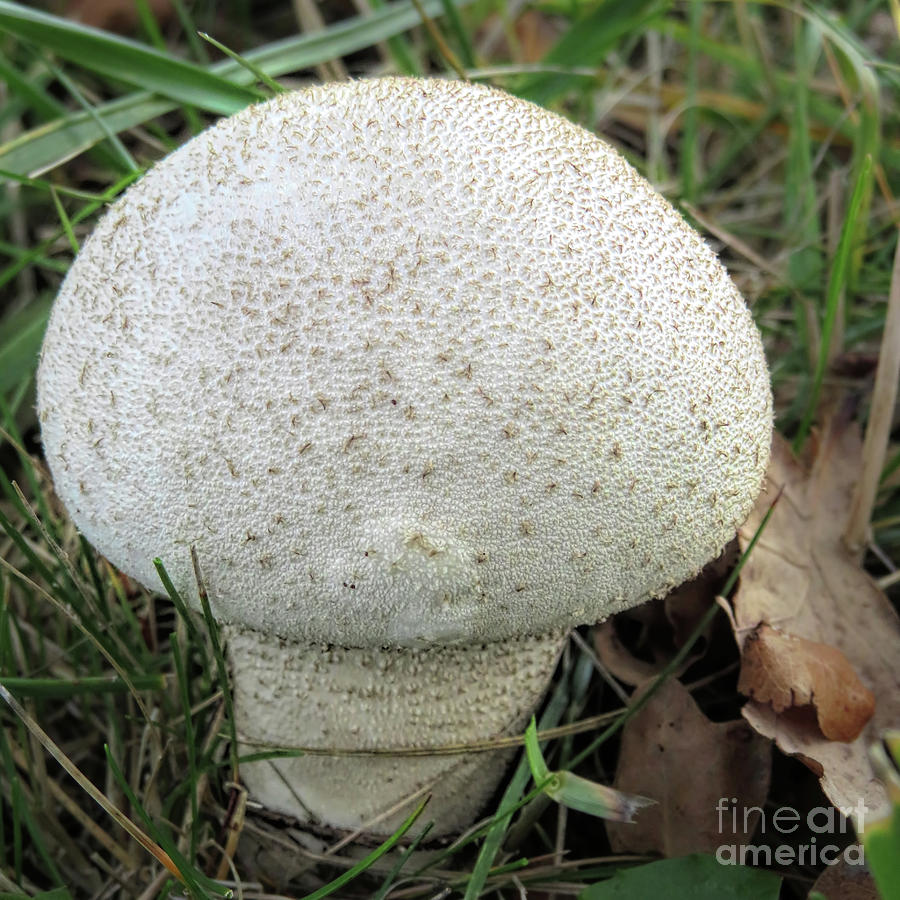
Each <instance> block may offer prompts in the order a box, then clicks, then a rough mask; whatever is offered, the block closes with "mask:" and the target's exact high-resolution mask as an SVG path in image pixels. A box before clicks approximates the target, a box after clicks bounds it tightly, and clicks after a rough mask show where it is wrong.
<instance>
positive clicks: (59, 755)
mask: <svg viewBox="0 0 900 900" xmlns="http://www.w3.org/2000/svg"><path fill="white" fill-rule="evenodd" d="M0 698H2V699H3V700H5V701H6V703H7V704H8V705H9V707H10V709H12V711H13V712H14V713H15V714H16V715H17V716H18V717H19V719H20V720H21V721H22V724H23V725H24V726H25V727H26V728H27V729H28V730H29V732H31V734H32V735H34V737H35V738H37V740H38V741H39V742H40V744H41V746H42V747H43V748H44V749H45V750H46V751H47V752H48V753H49V754H50V755H51V756H52V757H53V758H54V759H55V760H56V761H57V762H58V763H59V764H60V765H61V766H62V767H63V769H65V770H66V772H67V773H68V775H69V776H70V777H71V778H72V779H73V780H74V781H75V782H76V783H77V784H78V786H79V787H80V788H81V789H82V790H83V791H84V792H85V793H86V794H88V795H89V796H90V798H91V799H92V800H94V802H96V803H97V804H98V805H99V806H100V807H101V809H103V810H104V812H106V813H107V814H108V815H109V816H110V817H111V818H112V819H113V820H114V821H115V822H116V824H117V825H119V826H120V827H122V828H123V829H125V831H127V832H128V834H130V835H131V837H133V838H134V839H135V840H136V841H137V842H138V843H139V844H140V845H141V846H142V847H143V848H144V849H145V850H146V851H147V852H148V853H151V854H152V855H153V856H155V857H156V859H157V860H158V861H159V862H160V863H161V864H162V865H163V866H165V867H166V869H167V870H168V871H169V872H170V873H171V874H172V876H174V877H175V878H177V879H178V880H179V881H180V882H182V883H184V879H183V878H182V876H181V873H180V872H179V871H178V867H177V866H176V865H175V863H174V862H172V859H171V857H170V856H169V854H168V853H166V851H165V850H163V849H162V847H160V846H159V844H157V843H156V842H155V841H154V840H153V839H152V838H150V837H149V836H148V835H147V834H145V833H144V832H143V831H142V830H141V829H140V828H138V826H137V825H135V824H134V822H132V821H131V819H129V818H128V816H126V815H125V814H124V813H123V812H122V811H121V810H119V809H117V808H116V806H115V805H114V804H112V803H111V802H110V801H109V798H108V797H107V796H106V795H105V794H104V793H103V791H101V790H100V789H99V788H98V787H97V786H96V785H95V784H94V783H93V782H92V781H91V780H90V779H89V778H88V777H87V776H86V775H85V774H84V773H83V772H82V771H81V770H80V769H79V768H78V766H76V765H75V763H73V762H72V760H71V759H69V757H68V756H66V754H65V753H63V751H62V750H61V749H60V748H59V747H58V746H57V745H56V744H55V743H54V741H53V739H52V738H51V737H50V735H49V734H47V732H46V731H44V729H43V728H41V726H40V725H38V723H37V722H35V721H34V719H32V718H31V716H29V715H28V713H27V712H26V710H25V709H24V708H23V707H22V705H21V704H20V703H19V701H18V700H16V698H15V697H13V695H12V694H10V692H9V691H8V690H7V689H6V688H5V687H3V685H2V684H0Z"/></svg>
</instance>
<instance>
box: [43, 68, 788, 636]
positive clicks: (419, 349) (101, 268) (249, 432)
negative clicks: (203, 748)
mask: <svg viewBox="0 0 900 900" xmlns="http://www.w3.org/2000/svg"><path fill="white" fill-rule="evenodd" d="M38 389H39V411H40V419H41V423H42V429H43V440H44V445H45V450H46V455H47V459H48V462H49V464H50V467H51V470H52V473H53V476H54V481H55V484H56V489H57V491H58V493H59V495H60V497H61V498H62V500H63V501H64V503H65V505H66V507H67V508H68V510H69V512H70V513H71V515H72V518H73V519H74V521H75V523H76V524H77V526H78V527H79V528H80V529H81V530H82V531H83V532H84V534H85V535H86V537H87V538H88V539H89V540H90V541H91V542H93V543H94V544H95V545H96V546H97V547H98V548H99V549H100V550H101V551H102V552H103V553H104V554H105V555H106V556H107V557H109V559H110V560H111V561H112V562H113V563H114V564H115V565H117V566H119V567H120V568H121V569H123V570H124V571H125V572H127V573H129V574H130V575H132V576H134V577H135V578H137V579H138V580H140V581H142V582H143V583H144V584H145V585H148V586H150V587H154V588H158V587H159V582H158V580H157V576H156V573H155V571H154V568H153V565H152V559H153V557H155V556H159V557H161V558H162V559H163V561H164V562H165V564H166V566H167V568H168V570H169V572H170V574H171V575H172V577H173V580H174V582H175V585H176V587H178V588H179V589H181V590H183V591H184V592H185V594H186V595H194V593H195V590H194V588H193V575H192V571H191V565H190V559H189V552H188V548H189V546H190V545H192V544H193V545H196V547H197V552H198V554H199V557H200V560H201V563H202V565H203V569H204V573H205V575H206V579H207V582H208V587H209V593H210V596H211V598H212V599H213V603H214V611H215V612H216V614H217V616H218V617H219V618H220V619H222V620H224V621H226V622H233V623H239V624H242V625H244V626H248V627H251V628H256V629H260V630H262V631H266V632H269V633H274V634H277V635H281V636H282V637H287V638H291V639H293V640H295V641H301V642H330V643H340V644H342V645H344V646H348V647H377V646H428V645H431V644H448V643H453V642H463V643H464V642H469V641H473V640H476V641H482V640H501V639H506V638H509V637H511V636H514V635H521V634H539V633H544V632H547V631H549V630H551V629H553V628H556V627H559V626H568V625H571V624H574V623H583V622H592V621H596V620H598V619H600V618H603V617H604V616H607V615H609V614H611V613H614V612H616V611H618V610H620V609H622V608H625V607H628V606H632V605H634V604H636V603H638V602H640V601H642V600H644V599H647V598H649V597H651V596H654V595H658V594H660V593H663V592H664V591H665V590H666V589H667V588H669V587H670V586H671V585H674V584H676V583H679V582H681V581H682V580H684V579H685V578H686V577H688V576H690V575H691V574H692V573H694V572H695V571H696V570H697V569H698V568H700V567H701V566H702V565H703V564H704V563H705V562H706V561H707V560H709V559H710V558H712V557H713V556H715V555H716V554H717V553H718V552H719V551H720V550H721V548H722V546H723V545H724V544H725V543H726V542H727V541H728V540H729V539H730V538H731V537H732V536H733V535H734V532H735V529H736V527H737V526H738V525H739V524H740V523H741V522H742V521H743V519H744V517H745V516H746V514H747V512H748V510H749V509H750V506H751V504H752V501H753V499H754V497H755V495H756V494H757V492H758V489H759V487H760V485H761V480H762V476H763V472H764V468H765V465H766V460H767V457H768V451H769V440H770V427H771V395H770V389H769V382H768V373H767V369H766V364H765V360H764V357H763V351H762V346H761V342H760V338H759V335H758V333H757V330H756V328H755V326H754V324H753V322H752V319H751V317H750V314H749V312H748V311H747V308H746V307H745V305H744V302H743V300H742V299H741V297H740V295H739V294H738V292H737V290H736V289H735V287H734V286H733V284H732V283H731V281H730V280H729V278H728V276H727V274H726V272H725V270H724V269H723V267H722V266H721V265H720V264H719V262H718V261H717V260H716V258H715V256H714V254H713V253H712V251H711V250H710V249H709V248H708V247H707V246H706V245H705V243H704V242H703V240H702V239H701V238H700V237H699V236H698V235H697V234H696V233H695V232H694V231H693V230H692V229H690V228H689V227H688V226H687V225H686V224H685V223H684V221H683V220H682V219H681V217H680V216H679V215H678V214H677V213H676V212H675V210H674V209H673V208H672V207H671V206H670V205H669V204H668V203H667V202H666V201H665V200H664V199H663V198H662V197H660V196H659V195H658V194H657V193H656V192H655V191H654V190H653V189H652V188H651V187H650V185H649V184H648V183H647V182H646V181H644V180H643V179H642V178H640V177H639V176H638V175H637V174H636V173H635V171H634V170H633V169H632V168H631V167H630V166H629V165H628V164H627V163H626V162H625V161H624V160H623V159H622V158H621V157H620V156H619V155H618V154H617V153H616V152H614V151H613V150H612V149H611V148H610V147H609V146H607V144H605V143H604V142H602V141H601V140H598V139H597V138H596V137H595V136H593V135H592V134H590V133H588V132H587V131H585V130H583V129H581V128H579V127H577V126H575V125H573V124H571V123H569V122H568V121H566V120H564V119H562V118H560V117H559V116H557V115H554V114H551V113H549V112H547V111H545V110H542V109H540V108H538V107H535V106H533V105H530V104H528V103H526V102H523V101H521V100H518V99H515V98H513V97H510V96H508V95H506V94H504V93H501V92H499V91H495V90H491V89H488V88H486V87H481V86H478V85H472V84H464V83H459V82H447V81H421V80H412V79H383V80H372V81H360V82H353V83H346V84H334V85H327V86H324V87H319V88H313V89H308V90H304V91H301V92H297V93H291V94H284V95H281V96H278V97H276V98H274V99H273V100H271V101H269V102H267V103H264V104H261V105H259V106H255V107H252V108H249V109H247V110H244V111H243V112H241V113H239V114H238V115H236V116H233V117H231V118H229V119H226V120H223V121H221V122H219V123H218V124H217V125H216V126H214V127H213V128H211V129H209V130H208V131H206V132H204V133H202V134H200V135H199V136H197V137H196V138H194V139H193V140H191V141H190V142H188V143H187V144H186V145H185V146H183V147H181V148H180V149H179V150H177V151H175V152H174V153H172V154H171V155H170V156H168V157H167V158H165V159H164V160H162V161H161V162H159V163H158V164H157V165H156V166H155V167H154V168H153V169H152V170H151V171H150V172H149V173H148V174H147V175H146V176H145V177H144V178H143V179H141V180H140V181H139V182H138V183H137V184H135V185H134V186H132V187H131V188H130V189H129V190H128V191H127V192H126V193H125V195H124V196H123V197H122V198H121V199H120V200H119V201H118V202H116V203H115V204H114V205H113V206H112V208H111V209H110V211H109V212H108V213H107V214H106V216H105V217H104V218H103V219H102V221H101V222H100V223H99V225H98V226H97V228H96V230H95V232H94V233H93V235H92V236H91V237H90V239H89V240H88V241H87V242H86V243H85V246H84V248H83V250H82V252H81V254H80V255H79V256H78V259H77V260H76V262H75V263H74V265H73V266H72V268H71V271H70V273H69V275H68V277H67V278H66V281H65V283H64V285H63V288H62V290H61V292H60V295H59V297H58V299H57V301H56V304H55V306H54V308H53V312H52V316H51V319H50V323H49V327H48V330H47V335H46V339H45V343H44V348H43V354H42V363H41V366H40V371H39V378H38Z"/></svg>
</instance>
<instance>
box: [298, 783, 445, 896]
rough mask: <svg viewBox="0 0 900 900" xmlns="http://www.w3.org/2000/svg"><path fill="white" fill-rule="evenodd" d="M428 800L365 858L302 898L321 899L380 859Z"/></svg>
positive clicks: (400, 836) (407, 829)
mask: <svg viewBox="0 0 900 900" xmlns="http://www.w3.org/2000/svg"><path fill="white" fill-rule="evenodd" d="M427 802H428V799H427V798H426V799H425V800H423V801H422V802H421V803H420V804H419V805H418V806H417V807H416V808H415V809H414V810H413V811H412V813H410V815H409V817H408V818H407V819H406V821H404V822H403V824H402V825H401V826H400V827H399V828H398V829H397V830H396V831H395V832H394V833H393V834H392V835H391V836H390V837H389V838H388V839H387V840H386V841H385V842H384V843H383V844H380V845H379V846H378V847H376V848H375V849H374V850H373V851H372V852H371V853H370V854H369V855H368V856H367V857H365V859H362V860H360V861H359V862H358V863H357V864H356V865H355V866H353V868H352V869H347V871H346V872H343V873H342V874H341V875H338V877H337V878H335V879H334V881H330V882H329V883H328V884H326V885H323V886H322V887H320V888H319V889H318V890H317V891H313V892H312V893H311V894H307V895H306V896H305V897H304V898H303V900H321V898H322V897H327V896H328V895H329V894H333V893H334V892H335V891H336V890H338V889H339V888H342V887H343V886H344V885H345V884H347V882H348V881H352V880H353V879H354V878H356V876H357V875H361V874H362V873H363V872H365V871H366V869H368V868H369V866H371V865H372V863H374V862H376V861H377V860H379V859H381V857H382V856H384V854H385V853H387V852H388V850H390V849H391V847H393V846H394V845H395V844H396V843H397V842H398V841H399V840H400V839H401V838H402V837H403V835H404V834H406V832H407V831H409V829H410V828H412V826H413V823H414V822H415V821H416V819H418V818H419V816H420V815H421V814H422V810H423V809H425V804H426V803H427Z"/></svg>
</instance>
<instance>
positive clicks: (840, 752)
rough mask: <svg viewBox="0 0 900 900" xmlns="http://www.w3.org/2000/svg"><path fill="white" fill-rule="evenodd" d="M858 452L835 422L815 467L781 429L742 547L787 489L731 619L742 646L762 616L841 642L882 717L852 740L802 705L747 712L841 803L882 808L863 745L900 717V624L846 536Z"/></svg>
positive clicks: (852, 435) (809, 636) (796, 631)
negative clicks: (831, 735)
mask: <svg viewBox="0 0 900 900" xmlns="http://www.w3.org/2000/svg"><path fill="white" fill-rule="evenodd" d="M860 457H861V441H860V438H859V433H858V430H857V429H856V428H855V427H853V426H850V425H847V424H846V423H840V422H836V421H832V424H831V425H830V426H829V427H828V428H827V429H826V430H825V432H824V433H823V435H822V437H821V439H820V440H819V445H818V448H817V452H816V455H815V460H814V462H813V465H812V469H811V471H809V472H808V471H807V470H806V469H805V468H804V467H803V465H801V463H800V462H799V461H798V460H796V459H795V458H794V457H793V455H792V453H791V450H790V447H789V446H788V445H787V442H786V441H785V440H784V439H783V438H781V437H780V436H779V435H777V434H776V435H775V439H774V442H773V447H772V460H771V462H770V463H769V472H768V480H769V489H768V491H767V493H764V494H763V496H762V497H761V498H760V500H759V501H758V502H757V505H756V508H755V509H754V511H753V513H752V514H751V516H750V518H749V519H748V521H747V523H746V524H745V525H744V527H743V528H742V529H741V531H740V534H739V538H740V542H741V548H742V549H746V546H747V544H748V543H749V541H750V538H751V537H752V536H753V534H754V532H755V531H756V528H757V527H758V525H759V523H760V521H761V519H762V517H763V516H764V515H765V513H766V512H767V510H768V508H769V506H770V505H771V503H772V500H773V499H774V497H775V495H776V493H777V492H778V490H779V489H780V488H781V487H783V488H784V494H783V496H782V498H781V500H780V501H779V503H778V506H777V507H776V508H775V511H774V513H773V515H772V518H771V520H770V522H769V525H768V527H767V528H766V530H765V531H764V532H763V534H762V537H761V539H760V542H759V544H758V545H757V547H756V549H755V550H754V551H753V553H752V554H751V555H750V558H749V560H748V561H747V563H746V565H745V566H744V569H743V571H742V572H741V583H740V587H739V589H738V591H737V594H736V595H735V597H734V618H735V626H736V637H737V639H738V643H739V644H742V645H743V644H744V643H746V641H747V638H748V636H749V635H750V634H752V633H753V632H754V630H755V629H756V628H757V626H758V625H760V623H768V624H770V625H774V626H777V627H778V628H780V629H781V630H783V631H785V632H788V633H790V634H791V635H794V636H795V637H798V638H805V639H806V640H809V641H814V642H816V643H820V644H825V645H827V646H829V647H834V648H837V649H838V650H840V651H841V653H842V654H843V655H844V656H845V657H846V658H847V660H848V661H849V663H850V665H851V666H852V667H853V669H854V671H855V672H856V673H857V675H858V676H859V679H860V680H861V681H862V683H863V684H864V685H865V686H866V687H867V688H868V689H869V690H871V691H872V692H873V693H874V695H875V714H874V716H873V717H872V718H871V720H870V721H869V723H868V725H866V727H865V728H864V729H863V731H862V733H861V734H860V735H859V737H857V738H856V740H854V741H853V742H852V743H838V742H835V741H829V740H828V739H827V738H825V737H823V735H822V733H821V732H820V731H819V728H818V727H817V726H816V724H815V721H814V720H812V721H811V718H812V717H809V716H803V715H798V714H797V713H798V712H799V711H798V710H796V709H786V710H785V711H784V712H783V713H776V712H775V711H774V709H773V708H772V707H771V706H769V704H768V703H760V702H758V701H756V700H751V701H749V702H748V703H747V704H746V705H745V707H744V710H743V714H744V718H745V719H747V721H748V722H749V723H750V724H751V725H752V726H753V727H754V728H755V729H756V730H757V731H758V732H759V733H760V734H764V735H766V736H768V737H774V738H775V741H776V743H777V744H778V746H779V748H780V749H781V750H782V751H783V752H785V753H787V754H789V755H792V756H796V757H798V758H799V759H801V760H802V761H803V762H804V763H805V764H806V765H807V766H809V768H811V769H812V770H813V771H814V772H816V774H817V775H819V776H820V777H821V783H822V789H823V790H824V791H825V794H826V795H827V796H828V798H829V799H830V800H831V801H832V803H834V804H835V805H836V806H838V807H852V806H855V805H856V804H857V803H858V802H859V801H863V802H864V803H865V804H866V806H867V807H868V808H869V809H876V808H878V807H880V806H881V805H882V804H883V803H884V802H885V799H886V797H885V792H884V788H883V786H882V785H881V783H880V782H879V781H878V780H877V779H876V778H875V776H874V774H873V772H872V768H871V766H870V764H869V760H868V756H867V750H866V748H867V746H868V745H869V744H870V743H872V742H873V741H874V740H876V738H877V735H878V734H879V732H880V731H881V730H883V729H885V728H887V727H890V726H891V725H894V726H895V725H896V723H897V722H900V667H898V665H897V660H898V659H900V621H898V618H897V615H896V613H895V612H894V610H893V608H892V607H891V604H890V603H889V601H888V599H887V598H886V597H885V596H884V594H883V593H882V592H881V591H879V590H878V588H877V587H876V585H875V583H874V582H873V581H872V579H871V578H870V577H869V576H868V575H867V574H866V573H865V572H863V571H862V570H861V569H860V568H859V566H858V565H857V564H856V562H855V560H854V558H853V557H852V556H851V554H850V553H849V552H848V551H847V549H846V548H845V547H844V544H843V541H842V539H841V533H842V531H843V528H844V525H845V523H846V520H847V515H848V513H849V510H850V503H851V498H852V492H853V486H854V482H855V479H856V476H857V473H858V472H859V470H860Z"/></svg>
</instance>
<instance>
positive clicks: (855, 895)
mask: <svg viewBox="0 0 900 900" xmlns="http://www.w3.org/2000/svg"><path fill="white" fill-rule="evenodd" d="M812 890H813V891H819V893H821V894H824V895H825V896H826V897H827V898H828V900H879V896H878V888H877V887H875V879H874V878H872V876H871V875H870V874H869V872H868V870H867V869H866V868H865V867H864V866H849V865H847V863H846V862H845V861H844V860H843V859H841V861H840V862H838V863H836V864H835V865H832V866H825V870H824V871H823V872H822V874H821V875H820V876H819V877H818V878H817V879H816V883H815V884H814V885H813V886H812Z"/></svg>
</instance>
